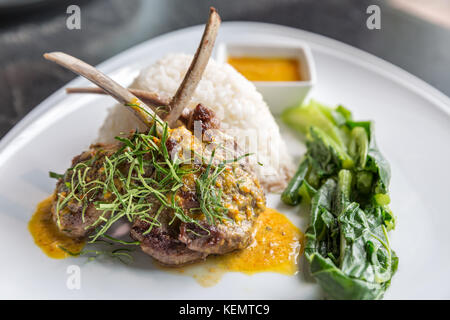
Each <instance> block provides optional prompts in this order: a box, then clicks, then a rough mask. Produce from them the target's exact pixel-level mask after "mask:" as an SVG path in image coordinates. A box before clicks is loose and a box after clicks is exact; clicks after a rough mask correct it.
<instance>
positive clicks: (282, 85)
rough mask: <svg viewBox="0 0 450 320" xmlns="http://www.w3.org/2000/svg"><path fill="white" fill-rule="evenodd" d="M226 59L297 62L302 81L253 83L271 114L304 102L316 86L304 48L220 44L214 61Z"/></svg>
mask: <svg viewBox="0 0 450 320" xmlns="http://www.w3.org/2000/svg"><path fill="white" fill-rule="evenodd" d="M228 57H256V58H290V59H292V58H294V59H296V60H298V62H299V69H300V70H299V73H300V78H301V79H302V80H301V81H252V82H253V83H254V84H255V86H256V89H257V90H258V91H259V92H260V93H261V94H262V95H263V97H264V100H265V101H266V102H267V104H268V105H269V107H270V109H271V111H272V113H273V114H280V113H281V112H282V111H283V110H284V109H285V108H288V107H292V106H297V105H299V104H300V103H301V102H303V101H304V100H305V99H306V98H307V96H308V94H309V92H310V91H311V89H312V88H313V87H314V85H315V83H316V69H315V65H314V59H313V56H312V53H311V50H310V48H309V46H308V45H306V44H296V45H292V46H287V45H273V44H243V43H225V42H222V43H220V44H219V46H218V47H217V52H216V60H217V61H218V62H222V63H223V62H227V60H228Z"/></svg>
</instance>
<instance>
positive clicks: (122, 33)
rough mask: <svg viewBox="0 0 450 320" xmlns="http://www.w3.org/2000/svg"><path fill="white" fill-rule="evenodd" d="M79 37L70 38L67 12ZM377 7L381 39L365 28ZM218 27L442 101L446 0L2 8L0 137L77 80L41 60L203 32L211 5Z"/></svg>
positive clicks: (28, 3) (448, 44) (12, 3)
mask: <svg viewBox="0 0 450 320" xmlns="http://www.w3.org/2000/svg"><path fill="white" fill-rule="evenodd" d="M72 4H76V5H78V6H79V7H80V8H81V30H68V29H67V27H66V19H67V17H68V14H67V13H66V10H67V7H68V6H69V5H72ZM371 4H376V5H379V6H380V8H381V30H369V29H367V27H366V19H367V17H368V14H367V13H366V10H367V7H368V6H369V5H371ZM211 5H212V6H215V7H216V8H217V9H218V10H219V12H220V14H221V16H222V19H223V20H224V21H233V20H246V21H260V22H268V23H275V24H281V25H286V26H290V27H295V28H300V29H304V30H307V31H311V32H314V33H318V34H322V35H324V36H327V37H330V38H333V39H336V40H339V41H342V42H345V43H347V44H350V45H352V46H355V47H358V48H360V49H362V50H365V51H367V52H370V53H372V54H374V55H376V56H378V57H380V58H382V59H385V60H387V61H389V62H391V63H393V64H395V65H397V66H399V67H401V68H403V69H405V70H407V71H409V72H410V73H412V74H414V75H416V76H418V77H419V78H421V79H423V80H425V81H426V82H428V83H429V84H431V85H432V86H434V87H436V88H437V89H439V90H441V91H442V92H443V93H445V94H446V95H448V96H450V0H126V1H125V0H91V1H87V0H85V1H73V0H72V1H66V0H44V1H42V0H41V1H40V0H0V101H1V103H0V138H1V137H3V136H4V135H5V134H6V133H7V132H8V130H9V129H10V128H11V127H12V126H13V125H14V124H15V123H17V121H19V120H20V119H21V118H22V117H23V116H25V115H26V114H27V113H28V112H29V111H30V110H31V109H33V108H34V107H35V106H36V105H38V104H39V103H40V102H41V101H42V100H44V99H45V98H46V97H48V96H49V95H50V94H51V93H53V92H54V91H55V90H57V89H58V88H60V87H61V86H63V85H64V84H65V83H67V82H68V81H70V80H72V79H73V78H74V77H75V75H74V74H73V73H71V72H69V71H65V70H64V69H62V68H59V67H57V66H56V65H54V64H50V63H48V62H46V61H45V60H44V59H43V58H42V53H44V52H47V51H54V50H60V51H66V52H68V53H70V54H72V55H75V56H77V57H79V58H81V59H83V60H86V61H87V62H89V63H91V64H94V65H95V64H98V63H100V62H102V61H103V60H105V59H108V58H110V57H112V56H114V55H115V54H117V53H119V52H121V51H123V50H125V49H127V48H129V47H131V46H133V45H135V44H137V43H140V42H142V41H145V40H148V39H150V38H153V37H155V36H158V35H161V34H163V33H166V32H169V31H173V30H176V29H180V28H184V27H188V26H193V25H197V24H202V23H204V22H205V17H206V15H207V12H208V7H209V6H211Z"/></svg>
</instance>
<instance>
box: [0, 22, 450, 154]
mask: <svg viewBox="0 0 450 320" xmlns="http://www.w3.org/2000/svg"><path fill="white" fill-rule="evenodd" d="M203 27H204V25H203V24H200V25H195V26H191V27H186V28H182V29H178V30H174V31H171V32H168V33H164V34H161V35H159V36H156V37H153V38H151V39H148V40H145V41H143V42H141V43H138V44H136V45H134V46H132V47H130V48H128V49H126V50H124V51H122V52H120V53H118V54H116V55H114V56H112V57H110V58H108V59H106V60H104V61H103V62H101V63H99V64H98V65H96V66H95V67H96V68H98V69H99V70H101V71H102V72H104V73H106V74H108V73H110V72H112V71H114V69H115V67H116V64H118V63H119V62H120V61H121V60H122V57H123V56H132V55H133V54H136V53H138V52H139V51H140V50H142V48H144V47H146V46H148V45H150V44H151V43H154V42H163V41H170V39H171V38H173V37H176V36H177V35H179V34H183V33H190V32H196V31H197V30H202V29H203ZM231 28H242V29H245V30H246V31H248V30H249V29H253V30H255V31H256V30H260V29H265V30H267V29H270V32H271V33H275V32H277V33H282V34H283V37H292V38H295V39H296V40H301V41H306V42H308V44H309V45H310V46H311V47H313V48H314V47H315V48H316V49H319V50H320V49H322V50H326V51H327V52H328V53H329V54H332V55H334V56H337V57H339V58H341V59H345V60H347V61H348V60H351V62H352V63H357V64H358V65H360V66H361V67H363V68H366V69H370V70H371V71H373V72H376V73H378V74H382V75H383V76H385V77H387V78H389V79H391V80H393V81H395V82H397V83H398V85H400V86H403V87H405V88H407V89H409V90H410V91H412V92H414V93H416V94H418V95H420V96H422V97H423V98H425V99H426V100H428V101H429V102H431V103H432V105H433V106H434V107H437V108H438V109H439V110H440V111H441V112H443V113H444V114H445V115H447V117H448V119H450V97H448V96H446V95H445V94H444V93H443V92H441V91H440V90H438V89H437V88H435V87H433V86H432V85H431V84H429V83H427V82H425V81H424V80H422V79H420V78H419V77H417V76H415V75H413V74H411V73H410V72H408V71H406V70H404V69H402V68H401V67H398V66H396V65H394V64H392V63H390V62H388V61H386V60H384V59H382V58H379V57H377V56H375V55H373V54H371V53H369V52H366V51H364V50H362V49H359V48H356V47H354V46H352V45H349V44H346V43H344V42H341V41H339V40H335V39H332V38H330V37H327V36H324V35H320V34H317V33H314V32H310V31H306V30H303V29H299V28H294V27H288V26H283V25H279V24H272V23H265V22H252V21H226V22H223V23H222V26H221V30H223V29H231ZM219 36H220V33H219ZM405 80H406V81H405ZM84 81H86V80H85V79H84V78H83V77H81V76H77V77H75V78H74V79H72V80H71V81H69V82H67V83H66V84H65V85H63V86H62V87H61V88H59V89H57V90H56V91H54V92H53V93H52V94H51V95H49V96H48V97H47V98H45V99H44V100H43V101H42V102H40V103H39V104H38V105H37V106H36V107H34V108H33V109H31V111H30V112H28V113H27V114H26V115H25V116H24V117H23V118H22V119H21V120H19V122H17V123H16V124H15V125H14V126H13V127H12V128H11V129H10V130H9V131H8V132H7V133H6V134H5V135H4V136H3V137H2V138H1V139H0V156H3V153H4V151H5V150H6V149H7V148H8V146H9V145H10V144H11V143H12V142H14V141H15V139H16V138H17V137H18V136H19V134H20V133H21V132H22V131H25V130H26V129H27V128H28V127H29V126H30V125H32V124H33V122H34V121H35V120H37V119H39V117H40V116H41V115H43V114H44V113H45V112H46V111H48V110H50V109H52V106H54V105H56V103H57V102H58V101H60V100H61V99H64V97H65V96H66V93H65V91H64V89H65V88H66V87H68V86H76V85H77V84H78V83H79V82H81V83H82V82H84Z"/></svg>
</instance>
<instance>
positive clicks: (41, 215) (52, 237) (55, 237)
mask: <svg viewBox="0 0 450 320" xmlns="http://www.w3.org/2000/svg"><path fill="white" fill-rule="evenodd" d="M52 200H53V195H52V196H50V197H48V198H47V199H45V200H43V201H41V202H40V203H39V204H38V205H37V208H36V212H35V213H34V214H33V216H32V217H31V220H30V222H29V223H28V230H29V231H30V233H31V235H32V236H33V238H34V242H35V243H36V245H37V246H38V247H39V248H41V250H42V251H44V253H45V254H46V255H47V256H49V257H50V258H54V259H64V258H67V257H69V256H70V255H69V253H67V252H66V251H64V250H62V249H61V248H60V247H62V248H65V249H66V250H68V251H70V252H80V251H81V250H82V249H83V247H84V244H85V242H84V241H83V240H80V239H73V238H69V237H67V236H66V235H64V234H61V233H60V232H59V230H58V228H57V227H56V226H55V223H54V222H53V220H52V213H51V207H52Z"/></svg>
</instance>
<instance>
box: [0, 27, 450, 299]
mask: <svg viewBox="0 0 450 320" xmlns="http://www.w3.org/2000/svg"><path fill="white" fill-rule="evenodd" d="M201 31H202V27H201V26H197V27H192V28H188V29H184V30H181V31H177V32H173V33H170V34H167V35H164V36H161V37H158V38H156V39H153V40H150V41H148V42H145V43H143V44H141V45H138V46H136V47H134V48H132V49H130V50H128V51H126V52H124V53H122V54H120V55H118V56H116V57H114V58H112V59H111V60H109V61H107V62H105V63H103V64H101V65H100V69H101V70H103V71H104V72H107V73H108V74H110V75H112V76H113V77H114V78H115V79H117V80H119V81H120V82H121V83H122V84H124V85H128V84H129V83H130V82H131V80H132V78H133V77H134V76H135V75H136V74H137V72H138V69H139V68H141V67H143V66H145V65H148V64H151V63H152V62H153V61H154V60H156V59H158V58H160V57H162V56H163V55H165V54H166V53H168V52H179V51H185V52H191V53H192V52H194V50H195V47H196V46H197V43H198V41H199V39H200V35H201ZM261 39H264V40H265V41H272V42H274V43H281V44H283V43H291V44H295V43H296V42H297V41H300V40H301V41H306V42H307V43H308V44H309V45H310V46H311V48H312V51H313V55H314V58H315V60H316V65H317V78H318V83H317V86H316V88H315V91H314V92H313V96H314V97H315V98H317V99H318V100H320V101H323V102H325V103H329V104H337V103H342V104H345V105H346V106H348V107H349V108H350V109H351V110H353V112H354V115H355V117H356V118H357V119H373V120H375V122H376V129H377V132H376V136H377V140H378V143H379V145H380V146H381V149H382V151H383V152H384V154H385V156H386V157H387V159H388V160H389V161H390V163H391V166H392V172H393V176H392V184H391V194H392V209H393V210H394V212H395V214H396V215H397V216H398V227H397V229H396V230H395V231H394V232H392V233H391V242H392V246H393V248H394V249H395V250H396V251H397V254H398V256H399V257H400V265H399V270H398V272H397V274H396V275H395V276H394V278H393V281H392V286H391V288H390V289H389V290H388V292H387V294H386V298H395V299H411V298H415V299H416V298H446V299H448V298H450V273H449V270H450V250H449V249H448V248H449V246H450V232H449V231H448V227H449V226H450V212H449V206H448V201H449V194H450V193H449V191H450V190H449V181H450V170H449V166H448V164H449V159H450V148H449V141H450V100H449V99H448V98H447V97H446V96H444V95H442V94H441V93H439V92H438V91H437V90H435V89H433V88H431V87H430V86H428V85H427V84H425V83H424V82H422V81H420V80H418V79H417V78H415V77H413V76H411V75H410V74H408V73H406V72H404V71H402V70H400V69H399V68H396V67H394V66H392V65H390V64H388V63H386V62H384V61H382V60H380V59H377V58H375V57H373V56H371V55H369V54H366V53H364V52H361V51H359V50H357V49H354V48H351V47H349V46H346V45H344V44H341V43H339V42H336V41H334V40H330V39H327V38H324V37H321V36H318V35H314V34H311V33H307V32H304V31H300V30H296V29H291V28H286V27H281V26H274V25H268V24H260V23H240V22H234V23H224V24H223V26H222V28H221V30H220V36H219V39H218V40H219V41H234V40H239V41H247V40H248V42H252V41H255V42H257V41H259V40H261ZM87 84H88V83H87V81H85V80H83V79H79V78H77V79H76V80H74V81H73V82H71V83H70V84H69V85H70V86H84V85H87ZM111 105H113V101H112V100H111V99H110V98H108V97H100V96H94V95H84V96H81V95H72V96H67V95H66V94H65V93H64V91H63V90H58V91H57V92H56V93H55V94H53V95H52V96H50V97H49V98H48V99H47V100H45V101H44V102H43V103H41V104H40V105H39V106H38V107H37V108H35V109H34V110H33V111H32V112H31V113H30V114H29V115H27V116H26V117H25V118H24V119H23V120H22V121H21V122H20V123H19V124H17V125H16V126H15V127H14V128H13V129H12V130H11V131H10V132H9V133H8V134H7V135H6V136H5V137H4V138H3V140H2V141H1V142H0V179H1V184H0V252H1V257H2V258H1V263H0V298H137V299H142V298H156V299H200V298H203V299H212V298H216V299H256V298H258V299H259V298H262V299H265V298H267V299H303V298H321V297H322V294H321V291H320V290H319V289H318V286H317V285H316V284H314V283H313V282H311V281H310V280H308V279H305V277H304V276H303V275H302V273H300V274H299V275H297V276H283V275H280V274H272V273H261V274H256V275H253V276H247V275H243V274H239V273H228V274H226V275H225V276H224V278H223V279H222V281H220V282H219V283H218V284H217V285H215V286H213V287H209V288H204V287H201V286H200V285H198V284H197V282H196V281H195V280H194V279H192V278H191V277H188V276H180V275H175V274H172V273H167V272H164V271H160V270H157V269H154V267H152V264H151V263H150V258H144V260H143V261H138V262H137V263H136V264H135V265H134V266H125V265H122V264H120V263H99V262H90V263H87V264H82V261H83V260H81V259H65V260H52V259H49V258H47V257H46V256H45V255H44V254H43V253H42V252H41V250H40V249H39V248H37V247H36V246H35V245H34V243H33V239H32V238H31V236H30V235H29V233H28V230H27V223H28V220H29V218H30V216H31V214H32V212H33V210H34V208H35V205H36V204H37V203H38V202H39V201H40V200H42V199H43V198H45V197H47V196H48V195H49V194H50V193H51V192H52V190H53V187H54V181H53V180H51V179H49V178H48V175H47V172H48V170H53V171H57V172H58V171H63V170H64V169H65V168H66V167H67V166H68V165H69V163H70V160H71V158H72V157H73V156H74V155H76V154H77V153H79V152H80V151H81V150H83V149H84V148H87V147H88V145H89V143H90V141H92V140H93V138H95V137H96V135H97V130H98V128H99V126H100V124H101V123H102V121H103V119H104V117H105V115H106V110H107V108H108V107H109V106H111ZM292 149H294V148H292ZM301 150H302V149H300V148H298V149H297V150H294V151H296V152H297V154H298V153H300V151H301ZM277 201H278V197H276V196H271V197H269V205H272V206H276V205H278V204H277ZM281 209H283V208H281ZM286 212H288V210H286ZM288 215H289V217H291V218H292V219H293V221H294V222H295V223H297V224H299V225H300V226H301V227H304V225H305V223H306V217H305V215H300V216H299V215H297V214H296V210H293V211H290V212H288ZM146 262H148V263H146ZM72 264H82V265H81V289H80V290H69V289H68V288H67V286H66V281H67V277H68V274H67V273H66V271H67V266H69V265H72Z"/></svg>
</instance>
